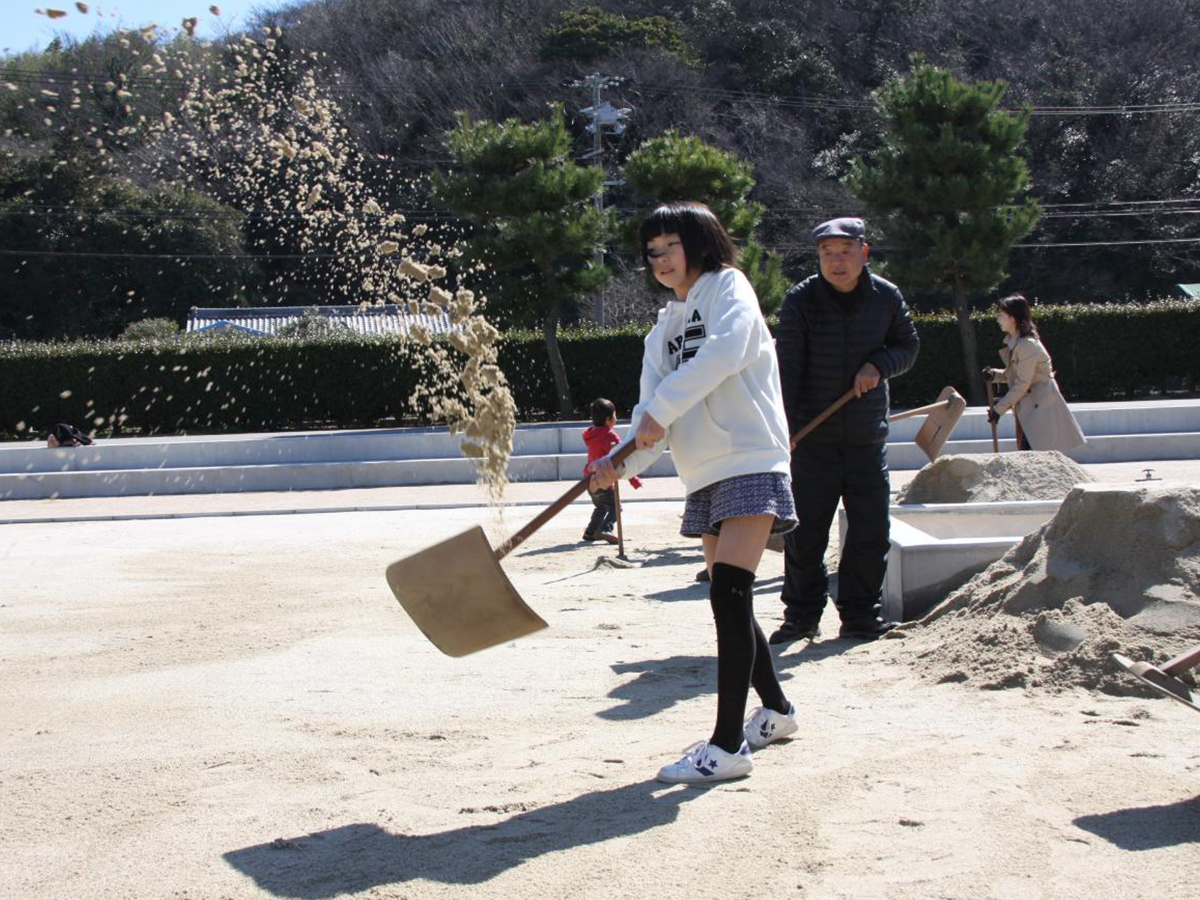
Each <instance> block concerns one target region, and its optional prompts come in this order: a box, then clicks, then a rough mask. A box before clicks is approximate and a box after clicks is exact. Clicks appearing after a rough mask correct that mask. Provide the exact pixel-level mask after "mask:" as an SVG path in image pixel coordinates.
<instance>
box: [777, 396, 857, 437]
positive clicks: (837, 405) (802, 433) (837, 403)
mask: <svg viewBox="0 0 1200 900" xmlns="http://www.w3.org/2000/svg"><path fill="white" fill-rule="evenodd" d="M853 399H854V388H850V390H848V391H846V393H844V394H842V396H840V397H838V398H837V399H836V400H834V401H833V402H832V403H831V404H829V408H828V409H826V410H825V411H824V412H823V413H821V414H820V415H819V416H817V417H816V418H815V419H813V420H812V421H811V422H809V423H808V424H807V425H805V426H804V427H803V428H801V429H800V430H799V431H797V432H796V433H795V434H793V435H792V449H793V450H795V449H796V445H797V444H798V443H800V442H801V441H802V440H804V439H805V438H806V437H808V436H809V435H810V434H812V433H813V431H815V430H816V428H817V426H818V425H820V424H821V423H822V422H824V421H825V420H826V419H828V418H829V417H830V416H832V415H833V414H834V413H835V412H837V411H838V410H839V409H841V408H842V407H843V406H845V405H846V404H847V403H849V402H850V401H851V400H853Z"/></svg>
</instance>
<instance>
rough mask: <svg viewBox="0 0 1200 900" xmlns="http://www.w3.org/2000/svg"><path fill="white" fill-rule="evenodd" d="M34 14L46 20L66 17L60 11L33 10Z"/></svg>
mask: <svg viewBox="0 0 1200 900" xmlns="http://www.w3.org/2000/svg"><path fill="white" fill-rule="evenodd" d="M34 12H35V13H40V14H42V15H43V16H45V17H46V18H47V19H61V18H62V17H63V16H65V15H66V13H65V12H63V11H62V10H61V9H35V10H34Z"/></svg>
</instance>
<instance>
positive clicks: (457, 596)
mask: <svg viewBox="0 0 1200 900" xmlns="http://www.w3.org/2000/svg"><path fill="white" fill-rule="evenodd" d="M387 582H388V586H389V587H390V588H391V589H392V593H393V594H395V596H396V599H397V600H399V601H400V605H401V606H402V607H404V611H405V612H407V613H408V615H409V616H410V617H411V618H412V620H413V622H414V623H416V626H417V627H418V628H420V629H421V631H422V632H423V633H424V634H425V636H426V637H427V638H429V640H430V641H432V642H433V644H434V646H436V647H437V648H438V649H439V650H441V651H442V652H443V653H445V654H446V655H447V656H466V655H467V654H468V653H474V652H476V651H477V650H484V649H486V648H488V647H494V646H496V645H497V644H503V643H506V642H507V641H512V640H516V639H517V638H519V637H524V636H525V635H527V634H532V633H533V632H535V631H540V630H541V629H543V628H545V627H546V622H545V620H543V619H542V617H541V616H539V615H538V614H537V613H535V612H534V611H533V610H532V609H530V608H529V607H528V606H527V605H526V604H525V601H524V600H522V599H521V595H520V594H518V593H517V591H516V588H514V587H513V586H512V582H510V581H509V580H508V576H506V575H505V574H504V570H503V569H501V568H500V561H499V560H498V559H496V554H495V553H494V552H493V551H492V547H491V545H490V544H489V543H488V539H487V537H486V536H485V535H484V533H483V529H482V528H480V527H479V526H478V525H476V526H475V527H474V528H472V529H470V530H469V531H464V532H463V533H462V534H459V535H456V536H455V537H452V538H447V539H446V540H444V541H442V542H441V543H439V544H434V545H433V546H432V547H427V548H426V549H424V550H421V551H419V552H417V553H414V554H413V555H412V556H409V557H406V558H405V559H401V560H399V561H397V562H394V563H392V564H391V565H390V566H388V568H387Z"/></svg>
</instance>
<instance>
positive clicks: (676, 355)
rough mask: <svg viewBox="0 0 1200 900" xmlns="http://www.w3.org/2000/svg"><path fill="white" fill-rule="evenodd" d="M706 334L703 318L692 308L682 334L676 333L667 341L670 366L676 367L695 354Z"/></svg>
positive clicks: (698, 311)
mask: <svg viewBox="0 0 1200 900" xmlns="http://www.w3.org/2000/svg"><path fill="white" fill-rule="evenodd" d="M707 336H708V331H707V330H706V329H705V327H704V319H703V318H702V317H701V316H700V310H698V309H694V310H692V314H691V316H690V317H689V318H688V320H687V322H686V323H684V329H683V334H681V335H678V334H677V335H675V337H673V338H671V339H670V340H668V341H667V353H668V354H669V355H670V359H671V368H672V369H678V368H679V367H680V365H682V364H683V363H685V362H687V361H688V360H689V359H691V358H692V357H693V356H695V355H696V351H697V350H699V349H700V345H701V344H703V343H704V339H705V338H706V337H707ZM681 351H682V352H681Z"/></svg>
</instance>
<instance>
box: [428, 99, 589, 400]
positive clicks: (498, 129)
mask: <svg viewBox="0 0 1200 900" xmlns="http://www.w3.org/2000/svg"><path fill="white" fill-rule="evenodd" d="M447 147H448V148H449V150H450V153H451V154H452V155H453V157H454V159H455V161H456V162H457V164H458V165H459V166H460V167H461V168H460V169H459V170H458V171H457V172H454V173H438V174H436V175H435V177H434V186H435V190H436V192H437V197H438V198H439V201H440V202H441V203H442V204H444V205H445V206H446V207H447V208H448V209H450V210H452V211H453V212H455V213H457V214H458V215H461V216H464V217H466V218H467V219H469V220H470V221H471V222H472V223H474V225H475V226H476V234H475V237H474V238H473V239H472V241H471V243H472V248H473V252H474V254H475V255H477V256H478V257H479V258H481V259H483V260H485V261H486V262H487V263H488V264H489V265H490V266H491V267H492V268H493V270H494V271H495V272H496V275H497V279H498V281H499V284H500V287H501V298H500V303H501V304H502V308H503V312H504V313H505V314H507V315H508V316H509V317H511V318H513V319H516V320H522V319H528V318H533V319H536V320H537V321H538V322H539V323H540V326H541V329H542V335H543V337H544V338H545V341H546V352H547V354H548V356H549V360H550V369H551V372H552V373H553V375H554V387H555V394H556V397H557V400H558V412H559V414H560V415H562V416H563V417H570V416H572V415H574V412H575V410H574V404H573V402H572V398H571V388H570V383H569V381H568V379H567V370H566V366H565V365H564V364H563V359H562V354H561V353H560V351H559V347H558V326H559V322H560V321H561V319H562V313H563V310H564V305H565V304H567V303H570V302H573V301H574V299H575V298H576V297H578V296H579V295H580V294H587V293H590V292H593V291H596V290H599V288H600V287H601V286H602V285H603V284H604V282H605V281H606V280H607V279H608V270H607V269H605V268H604V267H603V266H597V265H596V264H595V262H594V257H595V253H596V250H597V249H599V248H602V247H603V246H604V244H605V242H606V240H607V237H608V230H609V229H608V219H607V217H606V215H605V214H604V213H603V212H602V211H600V210H598V209H596V207H595V206H594V205H593V202H592V201H593V197H594V196H595V194H596V192H597V191H598V190H599V189H600V182H601V180H602V179H603V178H604V173H603V171H602V170H601V169H599V168H596V167H594V166H580V165H577V164H576V163H574V162H572V161H571V159H570V151H571V135H570V133H569V132H568V130H567V125H566V120H565V118H564V116H563V111H562V107H561V106H555V107H552V109H551V112H550V115H549V117H548V118H546V119H544V120H541V121H537V122H532V123H528V124H526V123H523V122H520V121H517V120H515V119H510V120H507V121H505V122H502V123H495V122H489V121H480V122H472V121H471V120H470V118H469V117H468V116H467V115H466V114H460V115H459V117H458V125H457V127H456V128H455V129H454V130H453V131H452V132H451V133H450V135H449V137H448V139H447Z"/></svg>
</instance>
